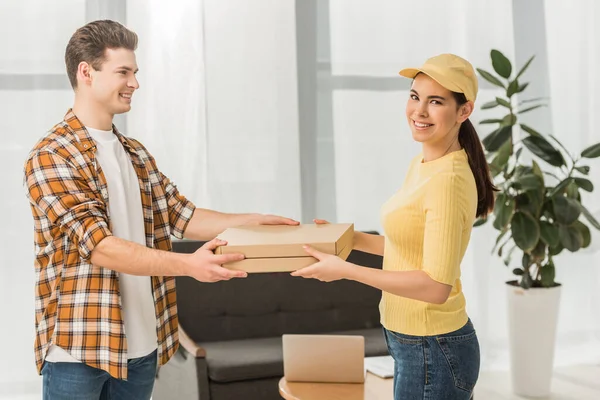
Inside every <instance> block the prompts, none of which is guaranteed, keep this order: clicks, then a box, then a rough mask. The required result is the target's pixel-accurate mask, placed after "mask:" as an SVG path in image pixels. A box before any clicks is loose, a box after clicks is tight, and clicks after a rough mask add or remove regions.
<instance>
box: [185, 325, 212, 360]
mask: <svg viewBox="0 0 600 400" xmlns="http://www.w3.org/2000/svg"><path fill="white" fill-rule="evenodd" d="M179 344H180V345H181V347H183V348H184V349H185V351H187V352H188V353H190V354H191V355H193V356H194V357H195V358H206V350H204V349H203V348H202V347H200V346H198V345H197V344H196V343H195V342H194V341H193V340H192V339H191V338H190V337H189V336H188V334H187V333H185V331H184V330H183V329H181V325H180V326H179Z"/></svg>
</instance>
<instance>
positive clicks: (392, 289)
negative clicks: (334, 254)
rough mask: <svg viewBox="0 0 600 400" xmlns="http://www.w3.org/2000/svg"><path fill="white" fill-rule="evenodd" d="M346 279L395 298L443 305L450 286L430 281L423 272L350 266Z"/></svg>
mask: <svg viewBox="0 0 600 400" xmlns="http://www.w3.org/2000/svg"><path fill="white" fill-rule="evenodd" d="M348 271H349V272H348V276H347V277H346V279H350V280H353V281H357V282H360V283H363V284H365V285H369V286H372V287H374V288H377V289H380V290H382V291H384V292H388V293H391V294H394V295H396V296H402V297H407V298H409V299H413V300H420V301H424V302H427V303H433V304H443V303H445V302H446V300H447V299H448V295H449V294H450V291H451V289H452V286H450V285H446V284H444V283H440V282H437V281H434V280H433V279H431V277H430V276H429V275H427V274H426V273H425V272H423V271H385V270H381V269H377V268H368V267H361V266H358V265H354V264H351V268H349V269H348Z"/></svg>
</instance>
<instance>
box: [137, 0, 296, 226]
mask: <svg viewBox="0 0 600 400" xmlns="http://www.w3.org/2000/svg"><path fill="white" fill-rule="evenodd" d="M176 4H177V6H176V7H174V6H173V4H172V3H169V4H167V3H165V2H162V1H158V0H156V1H154V0H153V1H151V2H150V3H148V1H142V0H130V1H128V2H127V6H128V12H127V15H128V25H129V26H130V27H131V28H132V29H134V30H135V31H136V32H137V33H138V34H139V35H140V45H139V51H138V64H139V68H140V73H139V76H140V80H141V90H140V91H139V93H138V94H137V95H136V100H135V101H134V107H133V110H132V112H131V114H130V116H129V120H128V133H129V134H130V135H132V136H135V137H138V138H139V139H140V140H141V141H142V142H143V143H144V144H145V145H146V146H147V147H148V148H149V149H150V151H151V152H152V153H153V154H154V155H155V157H156V159H157V161H158V163H159V164H158V165H159V166H160V167H161V168H163V169H164V171H165V173H166V174H167V175H168V176H169V177H170V178H171V179H172V180H173V181H174V182H175V183H177V185H178V187H179V189H180V191H181V192H182V193H184V194H185V195H186V196H188V197H189V198H190V199H192V200H193V201H194V202H196V204H197V206H199V207H205V208H213V209H216V210H219V211H225V212H268V213H278V214H284V215H287V216H290V217H292V218H300V212H301V210H300V206H301V202H300V162H299V156H300V155H299V138H298V104H297V98H298V95H297V80H296V53H295V51H296V50H295V49H296V47H295V19H294V18H295V13H294V2H293V1H289V0H288V1H274V0H260V1H252V2H248V1H245V0H227V1H222V0H203V1H198V0H182V1H179V2H177V3H176ZM140 10H142V11H141V12H140Z"/></svg>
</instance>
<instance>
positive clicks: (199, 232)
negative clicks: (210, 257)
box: [183, 208, 258, 240]
mask: <svg viewBox="0 0 600 400" xmlns="http://www.w3.org/2000/svg"><path fill="white" fill-rule="evenodd" d="M257 218H258V214H227V213H222V212H218V211H213V210H206V209H203V208H196V210H195V211H194V215H193V216H192V219H191V220H190V222H189V223H188V226H187V228H186V230H185V232H184V234H183V236H184V237H186V238H188V239H195V240H212V239H214V238H215V237H217V236H218V235H219V234H220V233H221V232H223V231H224V230H225V229H227V228H231V227H233V226H240V225H249V224H252V223H254V222H255V221H256V220H257Z"/></svg>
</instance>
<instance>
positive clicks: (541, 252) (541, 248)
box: [531, 240, 546, 262]
mask: <svg viewBox="0 0 600 400" xmlns="http://www.w3.org/2000/svg"><path fill="white" fill-rule="evenodd" d="M531 257H533V259H534V262H538V261H541V260H543V259H544V258H546V243H545V242H544V241H543V240H540V241H539V242H538V243H537V244H536V245H535V247H534V248H533V250H531Z"/></svg>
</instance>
